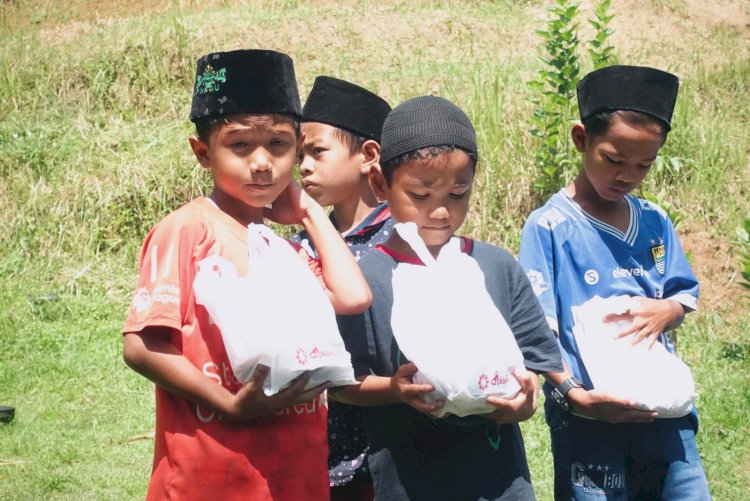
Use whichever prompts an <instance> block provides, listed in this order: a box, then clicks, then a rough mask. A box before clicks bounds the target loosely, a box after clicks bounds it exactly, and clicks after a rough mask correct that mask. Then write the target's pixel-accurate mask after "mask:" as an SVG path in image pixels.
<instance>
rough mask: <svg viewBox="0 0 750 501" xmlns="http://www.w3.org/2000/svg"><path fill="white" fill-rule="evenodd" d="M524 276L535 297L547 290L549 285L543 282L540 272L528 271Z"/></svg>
mask: <svg viewBox="0 0 750 501" xmlns="http://www.w3.org/2000/svg"><path fill="white" fill-rule="evenodd" d="M526 276H527V277H529V282H531V288H532V289H533V290H534V294H536V295H537V296H539V295H541V294H542V292H545V291H548V290H549V284H548V283H547V282H545V281H544V275H542V272H541V271H538V270H529V271H528V273H526Z"/></svg>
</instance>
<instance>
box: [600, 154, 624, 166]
mask: <svg viewBox="0 0 750 501" xmlns="http://www.w3.org/2000/svg"><path fill="white" fill-rule="evenodd" d="M604 158H606V159H607V161H608V162H609V163H611V164H614V165H620V164H621V163H622V160H615V159H614V158H612V157H608V156H607V155H604Z"/></svg>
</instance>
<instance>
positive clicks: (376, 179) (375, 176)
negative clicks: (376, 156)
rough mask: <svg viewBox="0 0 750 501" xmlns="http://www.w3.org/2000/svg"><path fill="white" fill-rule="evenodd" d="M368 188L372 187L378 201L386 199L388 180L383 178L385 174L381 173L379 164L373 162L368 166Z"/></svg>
mask: <svg viewBox="0 0 750 501" xmlns="http://www.w3.org/2000/svg"><path fill="white" fill-rule="evenodd" d="M369 179H370V188H372V192H373V193H374V194H375V198H377V199H378V200H379V201H381V202H382V201H384V200H386V198H387V197H386V193H387V191H388V182H387V181H386V180H385V176H384V175H383V171H382V170H380V164H379V163H377V162H375V163H374V164H372V165H371V166H370V174H369Z"/></svg>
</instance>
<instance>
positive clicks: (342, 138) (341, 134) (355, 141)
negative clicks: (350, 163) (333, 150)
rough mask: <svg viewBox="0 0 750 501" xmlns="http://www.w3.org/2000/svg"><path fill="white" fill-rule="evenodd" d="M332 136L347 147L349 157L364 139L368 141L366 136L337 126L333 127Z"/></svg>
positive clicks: (360, 146) (359, 147)
mask: <svg viewBox="0 0 750 501" xmlns="http://www.w3.org/2000/svg"><path fill="white" fill-rule="evenodd" d="M333 137H334V138H335V139H336V140H337V141H338V142H340V143H341V144H343V145H344V146H346V147H347V148H348V149H349V156H350V157H351V156H353V155H354V154H355V153H357V152H358V151H359V150H360V149H361V148H362V145H363V144H365V141H368V138H366V137H364V136H360V135H358V134H354V133H353V132H349V131H348V130H344V129H340V128H338V127H334V128H333Z"/></svg>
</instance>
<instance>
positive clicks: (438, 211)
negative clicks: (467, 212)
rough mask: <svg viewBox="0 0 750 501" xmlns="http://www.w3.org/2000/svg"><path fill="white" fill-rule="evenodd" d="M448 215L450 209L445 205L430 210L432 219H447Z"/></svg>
mask: <svg viewBox="0 0 750 501" xmlns="http://www.w3.org/2000/svg"><path fill="white" fill-rule="evenodd" d="M448 215H449V213H448V209H447V208H446V207H445V205H438V206H437V207H434V208H433V209H432V210H431V211H430V217H431V218H432V219H447V218H448Z"/></svg>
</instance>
